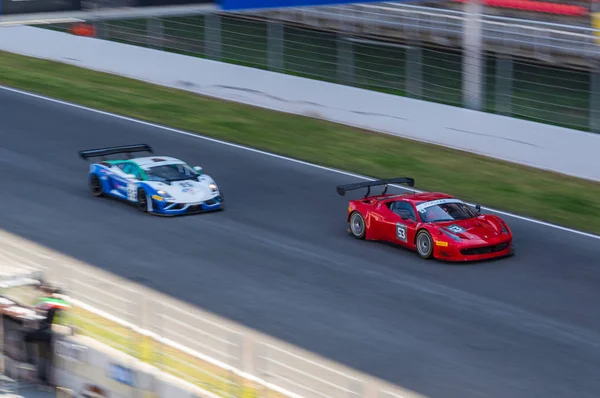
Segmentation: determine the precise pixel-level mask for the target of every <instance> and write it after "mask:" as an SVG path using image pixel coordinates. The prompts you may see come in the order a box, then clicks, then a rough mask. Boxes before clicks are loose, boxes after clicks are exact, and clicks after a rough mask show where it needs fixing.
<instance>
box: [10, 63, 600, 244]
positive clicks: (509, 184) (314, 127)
mask: <svg viewBox="0 0 600 398" xmlns="http://www.w3.org/2000/svg"><path fill="white" fill-rule="evenodd" d="M0 83H1V84H4V85H7V86H12V87H15V88H19V89H24V90H28V91H31V92H35V93H39V94H42V95H46V96H50V97H54V98H59V99H62V100H66V101H70V102H74V103H78V104H82V105H85V106H89V107H93V108H97V109H101V110H105V111H109V112H113V113H117V114H122V115H127V116H130V117H134V118H138V119H141V120H146V121H150V122H156V123H159V124H164V125H169V126H172V127H175V128H178V129H183V130H188V131H192V132H197V133H200V134H203V135H206V136H210V137H214V138H218V139H222V140H227V141H230V142H235V143H239V144H243V145H247V146H250V147H254V148H259V149H262V150H265V151H270V152H273V153H277V154H281V155H285V156H289V157H293V158H296V159H302V160H305V161H309V162H314V163H318V164H321V165H323V166H329V167H334V168H338V169H344V170H349V171H352V172H356V173H360V174H364V175H369V176H373V177H381V178H389V177H397V176H411V177H414V178H415V179H416V184H417V187H418V188H420V189H425V190H430V191H444V192H448V193H450V194H453V195H456V196H459V197H461V198H462V199H465V200H467V201H472V202H478V203H482V204H485V205H486V206H491V207H495V208H498V209H502V210H505V211H510V212H514V213H517V214H521V215H525V216H530V217H535V218H538V219H542V220H545V221H549V222H552V223H556V224H560V225H564V226H568V227H573V228H577V229H581V230H584V231H588V232H593V233H600V200H599V199H598V198H600V183H596V182H591V181H586V180H582V179H578V178H572V177H567V176H563V175H560V174H556V173H551V172H547V171H542V170H538V169H534V168H529V167H525V166H519V165H515V164H512V163H508V162H503V161H499V160H495V159H491V158H487V157H484V156H478V155H474V154H470V153H466V152H462V151H457V150H453V149H448V148H444V147H441V146H437V145H431V144H424V143H420V142H416V141H411V140H408V139H402V138H398V137H393V136H390V135H386V134H378V133H373V132H368V131H364V130H360V129H357V128H352V127H347V126H344V125H340V124H336V123H332V122H326V121H322V120H317V119H312V118H308V117H303V116H295V115H289V114H284V113H280V112H275V111H270V110H265V109H261V108H256V107H252V106H248V105H242V104H237V103H232V102H227V101H222V100H217V99H213V98H208V97H203V96H200V95H197V94H194V93H189V92H184V91H181V90H176V89H170V88H165V87H159V86H156V85H152V84H148V83H144V82H140V81H136V80H132V79H127V78H123V77H120V76H115V75H110V74H106V73H100V72H95V71H90V70H86V69H83V68H78V67H75V66H71V65H66V64H61V63H57V62H51V61H46V60H39V59H35V58H29V57H24V56H20V55H15V54H11V53H5V52H0ZM332 189H333V187H332ZM332 192H333V191H332Z"/></svg>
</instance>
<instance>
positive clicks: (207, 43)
mask: <svg viewBox="0 0 600 398" xmlns="http://www.w3.org/2000/svg"><path fill="white" fill-rule="evenodd" d="M204 49H205V52H206V54H205V55H206V56H207V57H208V58H210V59H214V60H219V59H221V16H220V15H218V14H206V15H205V16H204Z"/></svg>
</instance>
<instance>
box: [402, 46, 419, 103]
mask: <svg viewBox="0 0 600 398" xmlns="http://www.w3.org/2000/svg"><path fill="white" fill-rule="evenodd" d="M405 64H406V67H405V74H406V76H405V81H406V92H407V94H408V95H409V96H411V97H413V98H421V97H422V96H423V68H422V65H423V49H422V48H421V47H420V46H419V45H418V43H417V42H416V41H415V40H413V39H411V40H409V41H408V46H407V47H406V58H405Z"/></svg>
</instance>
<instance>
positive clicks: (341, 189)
mask: <svg viewBox="0 0 600 398" xmlns="http://www.w3.org/2000/svg"><path fill="white" fill-rule="evenodd" d="M389 184H406V185H408V186H409V187H414V186H415V180H414V178H410V177H399V178H390V179H387V180H375V181H365V182H357V183H354V184H345V185H338V186H337V188H336V190H337V193H338V194H339V195H340V196H344V195H345V194H346V192H347V191H354V190H357V189H361V188H367V193H366V194H365V198H366V197H367V196H369V195H370V194H371V187H377V186H381V185H385V188H384V190H383V193H382V195H385V193H386V192H387V189H388V185H389Z"/></svg>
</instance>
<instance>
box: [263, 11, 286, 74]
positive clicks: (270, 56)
mask: <svg viewBox="0 0 600 398" xmlns="http://www.w3.org/2000/svg"><path fill="white" fill-rule="evenodd" d="M284 29H285V27H284V26H283V24H282V23H281V22H279V21H269V22H267V64H268V65H269V70H272V71H275V72H283V69H284V59H283V53H284V41H283V40H284Z"/></svg>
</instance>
